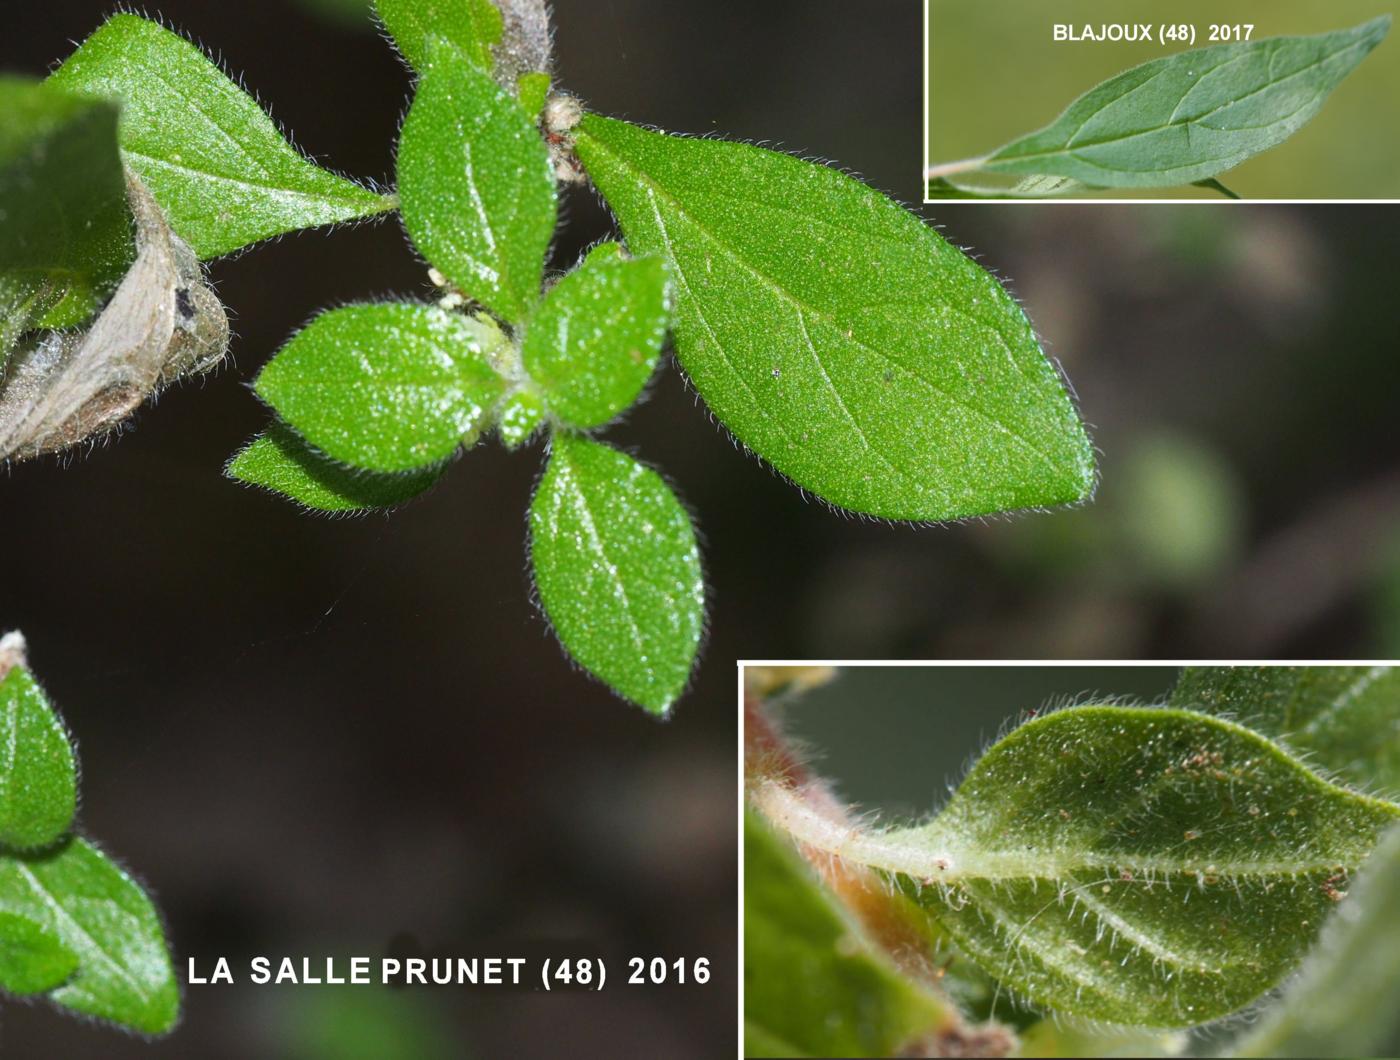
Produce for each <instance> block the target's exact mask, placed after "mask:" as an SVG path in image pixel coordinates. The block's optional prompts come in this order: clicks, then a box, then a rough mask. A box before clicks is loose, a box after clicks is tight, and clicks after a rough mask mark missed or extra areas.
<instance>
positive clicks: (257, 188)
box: [49, 14, 393, 258]
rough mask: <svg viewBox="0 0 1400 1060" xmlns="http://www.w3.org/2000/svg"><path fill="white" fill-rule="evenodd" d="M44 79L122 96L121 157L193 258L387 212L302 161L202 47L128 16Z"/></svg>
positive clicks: (368, 193)
mask: <svg viewBox="0 0 1400 1060" xmlns="http://www.w3.org/2000/svg"><path fill="white" fill-rule="evenodd" d="M49 83H50V84H53V85H56V86H58V87H61V88H63V89H65V90H67V91H69V92H74V93H77V94H80V95H84V96H96V97H102V98H108V99H114V100H118V101H120V102H121V104H122V118H121V132H120V135H121V146H122V151H123V153H124V155H125V157H126V161H127V164H128V165H130V166H131V168H132V169H133V170H135V171H136V173H137V175H138V176H140V177H141V180H142V181H143V182H144V183H145V185H146V187H148V188H149V189H150V191H151V194H152V195H154V196H155V198H156V201H157V202H159V203H160V205H161V208H162V209H163V210H164V211H165V213H166V216H167V218H168V220H169V222H170V225H171V227H172V228H174V230H175V231H176V233H178V234H179V236H180V237H181V238H182V239H184V240H185V242H187V243H189V244H190V246H191V247H192V248H193V249H194V251H195V253H196V254H198V255H199V257H201V258H213V257H217V256H219V255H220V254H227V253H228V252H230V251H233V250H237V249H238V248H239V247H243V246H246V245H247V244H249V243H255V242H257V241H258V240H260V239H267V238H269V237H270V236H275V235H279V234H280V233H283V232H290V231H294V230H295V229H298V228H308V227H311V226H313V225H324V224H330V223H332V222H335V221H348V220H351V219H353V218H357V217H364V216H367V215H369V214H375V213H382V212H384V211H385V210H389V209H392V208H393V200H392V198H391V197H389V196H385V195H381V194H379V193H378V192H375V191H372V190H370V189H369V188H365V187H361V186H360V185H358V184H355V183H354V182H352V181H349V180H346V179H345V178H344V177H340V176H337V175H336V174H334V173H331V172H328V171H327V170H324V169H322V168H321V167H319V166H317V165H316V164H315V163H313V162H311V161H310V160H308V159H307V158H306V157H304V156H303V155H302V154H301V153H300V152H298V151H297V150H296V149H295V148H294V147H292V145H291V144H289V143H288V142H287V141H286V139H285V138H284V137H283V136H282V134H281V133H280V132H278V130H277V127H276V125H274V124H273V122H272V119H271V118H269V117H268V116H267V115H266V114H265V113H264V112H263V110H262V108H260V107H259V106H258V104H257V102H256V101H254V99H253V98H252V97H251V96H249V95H248V94H247V93H246V92H244V91H243V90H242V89H241V88H239V87H238V86H237V85H236V84H234V83H233V82H232V81H230V80H229V79H228V78H227V77H226V76H225V75H224V74H223V73H222V72H221V71H220V70H219V68H218V67H217V66H215V65H214V64H213V63H212V62H210V61H209V59H208V58H206V57H205V55H204V53H203V52H201V51H200V50H199V49H198V48H197V47H195V46H194V45H193V44H191V43H190V42H189V41H187V40H185V39H184V38H183V37H181V36H179V35H178V34H175V33H172V32H170V31H169V30H167V29H164V28H163V27H161V26H159V25H157V24H156V23H154V22H150V21H147V20H146V19H144V18H140V17H138V16H136V15H129V14H119V15H114V16H113V17H112V18H111V19H109V20H108V21H107V22H106V23H104V24H103V26H102V27H101V28H100V29H99V30H97V32H96V33H94V34H93V35H92V36H91V37H89V38H88V39H87V40H86V41H84V42H83V44H82V46H81V47H79V48H78V50H77V51H75V52H74V53H73V54H72V55H71V56H69V57H68V59H67V60H66V61H65V62H64V63H63V65H62V66H60V67H59V68H58V69H57V70H56V71H54V73H53V76H52V77H51V78H50V79H49Z"/></svg>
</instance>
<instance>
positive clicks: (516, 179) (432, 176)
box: [398, 39, 558, 323]
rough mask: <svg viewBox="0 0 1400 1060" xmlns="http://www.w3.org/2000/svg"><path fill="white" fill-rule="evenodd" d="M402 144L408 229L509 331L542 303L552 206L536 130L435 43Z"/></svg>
mask: <svg viewBox="0 0 1400 1060" xmlns="http://www.w3.org/2000/svg"><path fill="white" fill-rule="evenodd" d="M429 55H430V60H429V63H428V67H427V70H426V72H425V73H424V74H423V77H422V80H421V81H420V82H419V85H418V94H417V95H416V96H415V97H414V100H413V104H412V105H411V106H410V107H409V111H408V117H407V118H406V119H405V120H404V125H403V134H402V137H401V138H400V141H399V156H398V180H399V197H400V200H401V210H402V214H403V222H404V227H405V228H406V229H407V230H408V234H409V238H410V239H412V240H413V243H414V245H415V246H416V247H417V248H418V250H419V251H420V252H421V253H422V254H423V256H424V257H425V258H427V259H428V260H429V261H430V262H431V263H432V264H433V265H435V266H436V267H437V268H438V269H439V270H441V271H442V273H443V275H445V276H446V277H447V278H448V279H449V280H451V281H452V283H453V284H454V285H455V286H456V287H458V288H459V289H460V290H461V291H462V292H463V293H464V294H466V295H469V296H470V297H471V298H473V299H475V300H476V301H478V302H480V303H481V304H482V305H484V306H486V307H487V308H488V309H490V310H491V311H492V312H494V313H496V314H497V315H499V316H500V317H502V318H503V319H505V320H507V321H510V322H512V323H518V322H520V321H522V320H524V319H525V317H526V316H527V315H528V313H529V311H530V309H531V308H532V307H533V306H534V304H535V303H536V302H537V301H538V300H539V296H540V284H541V282H542V280H543V276H544V259H545V252H546V251H547V250H548V248H549V241H550V238H551V237H552V236H553V234H554V225H555V221H556V220H557V217H558V200H557V195H556V192H555V187H554V173H553V170H552V169H551V167H550V163H549V154H548V152H547V151H546V150H545V146H544V142H543V141H542V140H541V139H540V134H539V131H538V130H537V129H536V128H535V126H534V124H533V123H532V122H531V120H530V118H529V117H527V116H526V114H525V113H524V111H522V110H521V108H520V104H519V103H518V102H517V101H516V100H515V99H513V98H512V97H511V96H510V95H509V94H507V92H506V91H505V90H504V89H503V88H501V87H500V86H499V85H498V84H496V82H495V81H494V80H493V79H492V78H491V75H490V74H488V73H486V72H485V71H484V70H482V69H480V68H479V67H478V66H477V65H476V64H475V63H473V62H472V61H471V60H470V59H469V58H468V57H467V56H466V55H464V54H463V52H462V51H461V50H460V49H459V48H456V47H454V46H453V45H452V44H450V43H447V42H446V41H443V40H440V39H435V40H434V41H433V43H432V45H431V47H430V50H429Z"/></svg>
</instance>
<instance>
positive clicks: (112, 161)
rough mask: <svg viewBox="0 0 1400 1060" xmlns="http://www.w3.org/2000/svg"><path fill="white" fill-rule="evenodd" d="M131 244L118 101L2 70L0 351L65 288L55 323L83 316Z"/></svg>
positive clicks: (120, 268)
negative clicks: (62, 310) (65, 305)
mask: <svg viewBox="0 0 1400 1060" xmlns="http://www.w3.org/2000/svg"><path fill="white" fill-rule="evenodd" d="M133 247H134V243H133V240H132V234H131V214H130V212H129V211H128V210H127V205H126V183H125V180H124V178H123V176H122V162H121V155H120V154H119V152H118V150H117V108H116V107H115V106H113V105H112V104H110V103H106V102H98V101H93V100H90V99H84V98H81V97H79V96H74V95H71V94H69V93H67V92H63V91H60V90H59V89H57V88H54V87H53V86H52V85H48V84H42V83H39V82H31V81H29V80H27V79H22V78H14V77H4V76H0V353H3V352H4V350H8V349H9V347H10V345H11V344H12V343H13V341H14V338H15V336H16V335H18V334H19V333H20V332H21V331H23V330H25V329H27V328H28V327H30V326H32V325H33V323H35V322H37V321H38V320H39V319H40V318H41V317H42V315H43V312H46V311H47V310H48V309H50V308H52V307H53V306H54V305H56V304H57V302H58V300H59V298H61V297H63V296H65V295H66V296H67V298H68V299H69V302H70V306H71V311H70V313H69V314H67V315H66V316H65V318H64V319H61V320H57V321H55V322H54V326H67V325H73V324H78V323H81V322H82V321H83V320H85V319H86V318H87V316H88V315H89V314H90V313H91V312H92V311H93V309H94V308H96V305H97V303H98V301H99V300H100V299H101V297H102V296H103V295H105V294H106V293H108V291H109V290H110V289H111V288H112V287H113V286H115V284H116V282H117V281H118V280H119V279H120V278H121V276H122V273H123V272H125V271H126V267H127V266H128V265H129V264H130V263H131V259H132V255H133V253H134V250H133ZM39 292H45V293H44V297H43V302H44V306H45V307H44V309H43V310H42V311H39V312H34V310H35V309H36V306H37V303H36V302H35V301H34V300H33V299H34V296H36V295H37V294H38V293H39Z"/></svg>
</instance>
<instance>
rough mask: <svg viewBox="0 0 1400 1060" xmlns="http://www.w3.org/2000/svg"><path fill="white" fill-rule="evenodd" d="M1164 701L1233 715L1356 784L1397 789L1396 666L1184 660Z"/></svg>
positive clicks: (1399, 696) (1399, 717) (1399, 704)
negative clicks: (1212, 663)
mask: <svg viewBox="0 0 1400 1060" xmlns="http://www.w3.org/2000/svg"><path fill="white" fill-rule="evenodd" d="M1171 702H1172V705H1173V706H1176V707H1181V708H1183V709H1186V710H1200V711H1204V712H1206V713H1209V714H1224V715H1227V716H1231V717H1234V718H1236V719H1237V720H1239V721H1242V722H1244V724H1246V725H1248V726H1249V727H1250V728H1252V729H1255V730H1256V731H1258V732H1262V733H1264V734H1265V735H1266V736H1271V737H1275V738H1277V739H1282V740H1284V741H1285V742H1286V743H1287V744H1288V745H1289V746H1290V747H1292V748H1294V749H1296V750H1297V751H1299V752H1302V753H1306V754H1307V755H1308V756H1309V761H1310V762H1311V763H1312V764H1314V765H1317V766H1321V767H1323V768H1324V769H1327V770H1330V771H1332V772H1333V773H1335V774H1337V775H1339V776H1341V777H1343V778H1344V779H1346V780H1347V781H1349V782H1350V783H1352V784H1355V785H1357V786H1358V787H1361V788H1376V787H1378V788H1380V789H1381V790H1382V791H1385V792H1387V793H1396V792H1400V669H1397V668H1396V667H1393V666H1190V667H1187V668H1186V669H1185V670H1183V671H1182V674H1181V679H1180V680H1179V681H1178V682H1177V685H1176V688H1175V689H1173V691H1172V698H1171Z"/></svg>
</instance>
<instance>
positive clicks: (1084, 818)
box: [814, 706, 1400, 1027]
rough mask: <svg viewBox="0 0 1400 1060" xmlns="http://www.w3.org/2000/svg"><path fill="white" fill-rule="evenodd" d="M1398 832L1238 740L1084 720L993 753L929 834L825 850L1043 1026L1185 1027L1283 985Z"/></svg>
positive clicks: (1196, 719)
mask: <svg viewBox="0 0 1400 1060" xmlns="http://www.w3.org/2000/svg"><path fill="white" fill-rule="evenodd" d="M1397 819H1400V807H1397V806H1395V805H1394V804H1391V803H1388V802H1385V801H1382V800H1380V799H1375V798H1370V797H1367V796H1364V795H1360V794H1357V793H1355V792H1352V791H1349V790H1347V789H1344V788H1341V787H1338V786H1336V785H1333V784H1331V783H1328V782H1327V781H1325V780H1323V779H1322V778H1321V777H1319V776H1318V775H1317V774H1315V773H1313V772H1312V771H1311V770H1309V769H1308V768H1307V767H1306V766H1305V765H1303V764H1302V763H1301V762H1299V761H1298V760H1296V759H1294V758H1292V757H1290V756H1289V755H1288V754H1286V753H1285V752H1284V751H1282V750H1280V749H1279V748H1278V747H1277V745H1275V744H1273V743H1271V742H1270V741H1268V740H1267V739H1265V738H1264V737H1262V736H1259V735H1258V734H1256V733H1254V732H1252V731H1250V730H1248V729H1245V728H1243V727H1241V726H1239V725H1236V724H1234V723H1232V722H1228V721H1225V720H1222V719H1219V718H1214V717H1209V716H1206V715H1201V714H1196V713H1193V712H1188V711H1181V710H1172V709H1148V708H1128V707H1096V706H1088V707H1077V708H1073V709H1070V710H1064V711H1061V712H1058V713H1055V714H1051V715H1049V716H1046V717H1043V718H1039V719H1036V720H1033V721H1030V722H1028V723H1027V724H1025V725H1023V726H1021V727H1020V728H1019V729H1017V730H1015V731H1014V732H1012V733H1011V734H1010V735H1009V736H1007V737H1005V738H1004V739H1002V740H1001V741H1000V742H998V743H997V744H995V745H994V746H993V747H992V748H991V749H990V750H989V751H988V752H987V753H986V754H985V755H984V756H983V757H982V759H981V760H980V761H979V762H978V763H977V764H976V765H975V766H974V767H973V768H972V770H971V772H970V773H969V774H968V776H967V778H966V779H965V780H964V781H963V783H962V784H961V786H960V787H959V788H958V790H957V792H956V793H955V794H954V796H953V798H952V800H951V801H950V802H949V804H948V805H947V806H946V807H945V808H944V809H943V811H942V812H941V813H940V814H939V815H938V816H937V817H935V818H934V820H933V821H932V822H931V823H929V824H927V825H924V826H921V827H917V828H911V829H905V830H899V831H893V832H886V833H882V834H872V835H867V836H864V837H861V838H858V839H849V840H848V839H845V838H842V837H839V836H833V835H827V836H820V835H818V836H815V837H814V838H815V841H816V842H817V843H818V844H819V845H822V846H825V847H826V848H827V849H830V850H831V851H832V852H834V853H839V854H841V855H843V856H847V857H854V858H857V859H859V860H862V861H864V862H866V863H868V864H871V865H872V866H874V867H876V868H878V869H880V870H881V871H882V872H883V873H885V874H886V875H887V876H888V877H889V878H890V879H891V880H893V881H894V883H895V884H896V885H897V886H899V887H901V888H903V889H904V890H905V891H906V892H907V893H908V894H910V895H911V896H916V897H917V898H918V900H919V901H921V902H922V903H923V905H924V906H925V908H926V909H927V910H928V911H929V913H930V915H932V916H934V917H936V918H937V919H938V921H939V922H940V924H941V925H942V926H943V927H944V928H945V929H946V930H947V931H948V932H949V934H951V935H952V936H953V938H954V939H955V941H956V942H957V943H958V945H959V946H960V947H961V948H962V949H963V950H964V951H965V952H966V953H968V954H969V955H970V956H971V957H972V958H973V959H974V960H976V961H977V962H978V963H980V964H981V965H982V966H983V967H984V968H986V969H987V970H988V971H989V972H990V973H991V974H993V975H994V976H995V977H996V978H998V979H999V980H1001V981H1002V983H1003V984H1004V985H1005V986H1007V987H1009V988H1011V989H1012V990H1015V991H1016V992H1018V993H1019V994H1021V995H1022V996H1024V997H1025V998H1027V999H1029V1000H1030V1001H1031V1002H1032V1003H1033V1004H1035V1005H1036V1006H1039V1007H1045V1008H1049V1009H1052V1010H1054V1011H1056V1012H1059V1013H1062V1014H1065V1015H1075V1016H1083V1017H1086V1018H1089V1019H1096V1020H1102V1021H1105V1022H1109V1023H1119V1024H1138V1025H1142V1026H1155V1027H1173V1026H1180V1027H1185V1026H1190V1025H1193V1024H1198V1023H1203V1022H1206V1021H1208V1020H1211V1019H1215V1018H1217V1017H1220V1016H1223V1015H1226V1014H1227V1013H1230V1012H1233V1011H1235V1010H1237V1009H1239V1008H1241V1007H1243V1006H1245V1005H1247V1004H1248V1003H1249V1002H1251V1001H1253V1000H1254V999H1255V998H1256V997H1258V996H1259V995H1260V994H1262V993H1263V992H1264V991H1266V990H1268V989H1269V988H1270V987H1272V986H1274V985H1276V984H1277V983H1278V982H1280V981H1281V980H1282V979H1283V978H1284V976H1286V975H1287V974H1288V973H1289V972H1290V971H1291V970H1292V969H1293V967H1294V966H1295V965H1296V964H1297V962H1298V961H1299V959H1300V958H1301V957H1302V956H1303V954H1304V953H1305V952H1306V950H1307V948H1308V946H1309V944H1310V943H1311V941H1312V940H1313V939H1314V938H1315V937H1316V935H1317V932H1318V929H1319V928H1320V927H1321V925H1322V923H1323V921H1324V919H1325V918H1326V916H1327V915H1328V913H1329V912H1330V911H1331V910H1332V909H1333V908H1334V907H1335V905H1336V904H1337V902H1338V901H1339V900H1341V895H1342V893H1343V892H1344V891H1345V888H1346V880H1347V878H1348V876H1349V874H1350V873H1353V872H1355V871H1356V870H1357V868H1358V867H1359V866H1360V865H1361V864H1362V863H1363V862H1364V861H1365V859H1366V858H1367V856H1368V855H1369V854H1370V853H1371V851H1372V849H1373V848H1374V847H1375V845H1376V843H1377V841H1378V837H1379V836H1380V835H1381V833H1382V832H1383V831H1384V830H1385V829H1386V828H1387V827H1388V826H1389V825H1391V824H1392V823H1394V822H1395V821H1396V820H1397Z"/></svg>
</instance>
